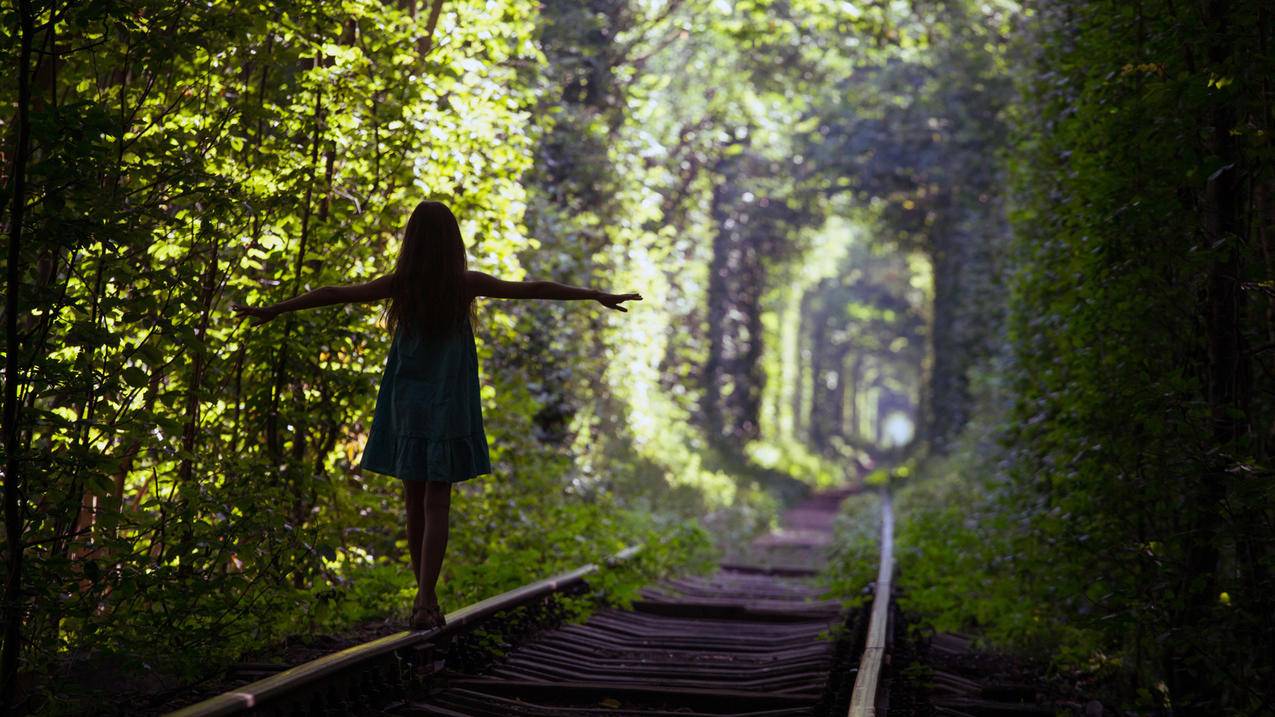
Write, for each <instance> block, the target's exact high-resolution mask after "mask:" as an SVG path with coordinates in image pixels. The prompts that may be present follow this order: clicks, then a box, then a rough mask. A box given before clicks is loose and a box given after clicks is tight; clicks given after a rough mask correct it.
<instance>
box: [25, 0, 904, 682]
mask: <svg viewBox="0 0 1275 717" xmlns="http://www.w3.org/2000/svg"><path fill="white" fill-rule="evenodd" d="M34 5H35V8H34V10H35V12H36V15H37V17H36V20H37V22H36V25H37V28H38V30H37V34H38V36H37V37H35V38H33V41H34V42H35V45H36V46H37V47H44V48H46V49H47V51H42V52H41V53H38V64H37V66H35V67H30V68H25V71H26V72H27V73H28V74H29V76H31V77H32V78H33V83H34V88H35V95H36V100H35V101H34V102H33V103H32V104H31V107H30V110H31V117H32V123H31V132H32V138H33V147H34V152H33V154H32V156H31V157H29V158H24V160H25V165H24V166H26V168H27V171H28V174H29V187H28V190H29V194H28V197H27V199H28V202H27V206H28V212H27V218H26V221H25V222H24V225H25V226H24V229H25V231H26V233H27V236H28V237H30V239H29V240H28V241H27V242H26V243H25V244H24V245H23V246H22V256H21V262H20V266H19V267H18V274H19V281H18V284H17V285H16V286H9V287H7V290H9V291H12V292H15V293H16V295H17V296H18V297H19V303H20V308H21V312H20V316H19V330H20V331H19V333H20V336H19V340H18V341H17V342H16V344H15V345H12V346H10V345H6V346H5V347H4V350H5V352H6V354H9V353H14V354H17V355H18V357H19V363H20V364H21V372H20V374H19V375H16V376H11V377H6V380H8V381H10V382H11V383H13V384H16V385H17V387H18V390H19V396H20V399H21V404H22V411H21V423H20V425H19V430H20V437H21V443H22V444H23V446H24V449H23V451H22V453H21V454H20V455H19V456H18V457H17V459H18V460H19V462H20V466H21V471H20V479H21V480H22V481H23V490H22V496H21V497H22V511H23V514H24V517H25V526H24V534H23V543H24V546H25V549H26V558H27V559H26V573H25V575H24V576H23V578H22V581H21V583H22V585H23V586H24V588H25V590H26V593H25V598H26V600H25V602H24V604H23V605H22V606H19V607H20V608H21V613H19V612H13V613H9V615H12V616H14V617H15V619H16V618H17V617H21V618H22V622H23V630H24V634H23V638H24V639H23V642H22V644H23V646H24V648H23V649H24V652H23V667H22V669H23V671H24V672H25V673H27V675H30V676H31V677H32V681H36V682H38V681H40V679H42V678H43V677H47V676H48V675H51V674H53V671H54V670H55V669H56V668H57V666H58V665H65V664H69V663H70V662H72V661H108V662H111V663H112V664H117V665H123V666H127V667H138V668H142V669H150V670H155V669H156V668H155V666H156V665H163V666H164V667H163V668H162V671H163V672H165V673H169V674H167V675H166V676H169V677H171V676H176V677H181V676H182V675H184V674H189V673H193V672H194V671H196V670H206V669H207V666H208V665H209V664H216V663H217V662H220V661H225V660H230V659H233V658H234V657H235V655H237V654H239V653H240V652H242V651H243V650H245V649H248V648H251V647H257V646H260V645H262V644H266V643H270V642H272V641H274V640H277V639H279V638H280V637H282V636H285V635H287V634H291V633H295V632H313V631H315V630H339V629H341V628H342V626H345V625H348V624H350V623H352V622H357V621H360V620H363V619H365V618H368V617H370V616H374V615H384V614H392V613H395V612H398V611H401V610H402V609H403V606H404V605H405V604H406V602H407V595H408V593H409V592H410V589H411V580H410V576H409V575H408V571H407V569H406V567H405V562H406V559H405V550H404V545H403V538H402V535H401V530H402V528H401V520H402V518H401V510H402V508H401V499H400V498H399V495H398V491H399V487H398V485H397V482H396V481H393V480H391V479H388V478H385V477H382V476H377V475H370V474H364V473H361V472H359V471H358V470H357V468H356V466H357V463H358V458H359V453H360V451H361V450H362V444H363V442H364V440H365V438H366V432H367V428H368V424H369V421H370V413H371V408H372V397H373V395H374V390H375V386H376V382H377V378H378V375H379V371H380V368H381V365H382V361H383V357H384V352H385V350H386V348H387V339H388V337H387V336H386V335H385V332H384V331H383V329H382V328H381V327H380V326H379V325H378V322H377V316H376V312H375V310H370V309H369V308H368V307H361V306H344V307H339V308H329V309H324V310H320V311H314V312H307V313H300V314H290V315H288V316H286V317H285V318H282V319H280V320H278V321H275V322H272V323H270V324H267V325H266V326H264V327H263V328H261V329H257V330H253V329H250V328H249V327H248V326H246V325H244V324H241V323H238V322H236V321H235V319H234V317H233V315H232V313H231V312H230V311H229V310H228V306H229V303H230V301H232V300H235V301H241V302H246V303H251V304H257V303H265V302H271V301H277V300H279V299H283V298H286V297H288V296H291V295H294V294H296V293H299V292H301V291H304V290H306V289H310V288H315V287H318V286H322V285H331V284H338V283H350V282H355V281H362V280H366V279H369V278H372V277H375V276H378V275H381V274H383V273H385V272H386V271H388V270H389V269H390V267H391V265H392V261H393V256H394V254H395V252H396V248H397V236H398V234H399V232H400V231H401V229H402V226H403V223H404V221H405V218H406V216H407V215H408V213H409V212H410V211H411V209H412V208H413V207H414V205H415V204H416V202H417V201H418V200H420V199H423V198H427V197H434V198H440V199H443V200H445V201H447V202H448V203H449V204H450V205H451V206H452V207H453V209H454V210H455V211H456V214H457V215H458V216H459V217H460V218H461V222H462V231H463V233H464V235H465V237H466V239H467V241H468V243H469V249H470V254H471V261H472V266H474V267H475V268H478V269H482V270H487V271H491V272H493V273H496V274H499V275H501V276H503V277H506V278H510V279H518V278H522V277H524V276H527V275H531V276H534V277H536V278H541V277H543V278H553V279H557V280H560V281H568V282H577V283H593V284H597V285H602V286H606V287H615V288H628V287H632V288H636V289H639V290H641V291H642V292H643V293H644V294H645V295H646V297H647V302H646V303H644V304H643V305H641V306H639V307H637V308H636V309H635V310H634V311H632V312H631V313H629V314H627V315H618V314H612V315H603V314H601V313H599V312H596V311H590V310H586V309H584V308H582V307H580V306H579V305H576V306H570V307H567V306H537V305H529V304H512V303H502V302H486V303H484V304H483V305H482V306H480V307H479V311H480V315H481V319H480V326H479V332H478V333H479V334H480V346H479V350H480V355H481V360H482V363H483V376H484V377H483V381H484V386H483V401H484V407H485V409H486V416H487V424H488V432H489V436H490V438H491V441H492V449H493V450H492V458H493V463H494V466H495V474H494V475H493V476H491V477H489V478H483V479H480V480H477V481H473V482H471V483H469V484H466V485H464V486H461V487H459V488H458V489H457V494H456V497H455V499H454V502H453V510H454V516H453V525H454V526H455V528H454V531H453V536H452V542H451V545H450V548H449V558H448V561H447V565H446V568H445V573H444V576H443V588H442V590H443V594H442V598H443V600H444V601H445V602H446V603H447V605H448V606H454V605H458V604H464V603H467V602H472V601H474V600H477V599H479V598H482V597H485V596H488V595H491V594H493V593H496V592H499V591H501V590H505V589H508V588H510V587H513V586H515V585H518V584H521V583H523V582H527V581H528V580H531V579H534V578H537V577H542V576H543V575H546V574H548V573H550V572H553V571H557V570H562V569H565V568H569V567H574V566H575V565H577V564H579V563H580V562H582V561H586V560H597V559H601V558H602V557H604V556H605V555H607V554H610V553H612V552H614V551H615V550H618V549H619V548H620V547H622V546H624V545H626V544H628V543H631V542H645V543H647V546H648V547H647V550H646V552H645V553H644V556H645V557H644V558H643V559H642V561H640V562H641V564H642V565H643V566H645V567H644V568H643V569H645V570H650V571H654V570H663V569H669V568H670V567H671V566H672V565H674V564H679V565H680V564H683V563H686V564H693V563H695V562H696V561H697V560H698V558H697V556H701V555H702V554H703V553H704V551H705V544H704V541H705V539H704V534H703V533H702V532H701V530H700V528H698V527H696V523H697V521H702V523H703V524H704V525H708V526H711V527H713V528H715V529H716V530H717V531H718V532H719V533H720V534H721V535H725V536H727V538H728V539H729V540H730V541H732V542H736V543H743V542H745V541H746V538H747V537H748V536H750V535H751V534H753V533H755V532H756V531H757V530H760V529H763V528H765V527H766V526H767V525H769V523H770V522H771V520H772V519H773V516H774V513H775V509H776V507H777V499H776V495H777V494H781V495H785V496H788V495H794V494H796V493H799V492H800V491H802V490H804V488H805V486H806V485H807V484H809V483H813V482H816V481H824V482H827V481H829V480H830V479H831V476H834V475H836V474H835V471H834V469H830V468H828V467H827V464H826V463H820V462H819V461H820V459H817V458H812V457H811V456H810V455H809V454H805V453H803V452H802V450H801V448H800V446H797V445H796V444H795V443H789V444H788V451H787V453H785V454H784V456H785V458H784V459H783V460H780V461H778V462H775V463H772V464H767V465H764V466H763V465H758V463H757V462H756V461H754V460H752V459H751V458H750V455H749V453H748V452H747V451H746V449H745V446H744V445H743V443H735V442H732V441H727V440H723V437H725V436H729V435H730V434H731V432H732V431H733V430H735V429H734V428H733V427H735V426H739V427H743V428H741V430H743V434H742V435H748V436H751V437H753V438H758V437H761V436H760V435H759V428H758V426H759V420H760V419H759V415H758V414H759V413H760V410H761V409H760V405H761V391H762V389H761V384H760V382H758V383H756V385H754V384H753V383H751V382H753V381H755V380H758V379H759V378H760V377H761V376H762V371H761V368H760V366H761V363H762V356H763V355H764V349H765V347H764V342H763V340H762V334H763V332H762V330H761V328H760V321H761V318H760V317H761V314H762V312H763V310H764V306H763V302H762V297H763V296H764V295H765V294H766V293H767V292H768V291H769V290H770V288H771V287H772V286H773V285H775V284H776V282H779V281H782V280H783V277H784V276H785V273H784V267H785V265H786V264H787V263H788V262H790V261H791V260H792V259H793V258H794V257H796V256H798V255H799V254H800V253H801V249H802V243H803V241H804V240H805V239H804V237H805V235H804V233H803V230H804V229H806V228H809V227H812V226H817V225H820V224H822V222H823V218H824V216H825V214H826V213H827V211H828V207H827V206H825V202H824V197H823V195H822V193H821V183H822V181H823V178H822V177H821V176H819V175H818V174H817V173H806V172H803V171H797V168H798V167H799V165H800V164H801V161H800V158H799V157H798V156H794V152H793V151H792V150H793V148H794V147H797V146H801V145H803V144H805V143H809V141H811V140H810V138H811V137H813V136H815V135H816V134H818V132H819V122H817V121H811V120H810V117H809V116H808V115H809V112H810V110H811V103H810V101H809V98H808V97H806V96H805V95H803V94H802V93H800V92H797V91H796V89H797V88H805V89H811V90H813V89H814V88H815V87H817V86H819V83H820V82H822V80H823V79H824V78H827V77H830V76H834V75H836V74H838V73H843V72H844V71H845V70H846V69H847V67H848V66H849V60H848V55H847V54H846V53H849V52H851V51H852V49H853V48H854V47H856V46H857V44H858V42H859V40H858V39H856V38H853V37H851V36H850V35H848V34H847V33H848V32H852V31H853V32H862V33H864V34H865V37H866V36H868V35H871V36H872V37H873V38H874V42H890V41H891V40H890V35H891V30H890V24H891V23H892V22H893V18H892V16H890V15H889V14H888V13H887V12H886V11H885V10H884V9H879V8H877V9H871V10H865V11H860V10H856V9H851V8H846V7H835V8H834V7H824V6H822V5H819V4H812V3H807V2H794V3H790V2H773V3H741V4H739V5H737V6H735V7H728V6H723V5H722V4H720V3H713V2H690V3H685V4H682V3H669V4H666V5H660V4H655V5H646V4H638V3H628V2H621V1H618V0H617V1H609V0H598V1H597V2H591V3H587V4H586V3H577V2H567V1H565V0H564V1H562V2H548V3H534V2H529V1H528V0H501V2H492V3H487V2H477V1H471V0H460V1H458V2H448V3H446V4H445V6H444V12H443V13H442V15H441V18H440V19H439V22H438V25H437V27H436V28H435V29H434V30H433V34H432V36H430V37H425V35H426V34H427V32H429V28H428V26H427V17H428V13H424V12H416V9H417V8H416V5H417V3H414V2H402V3H381V2H371V1H368V0H350V1H348V2H341V3H317V4H315V3H311V4H304V3H303V4H298V3H275V4H259V3H258V4H254V3H248V4H244V3H227V2H212V3H203V4H198V5H190V4H184V3H172V2H164V1H162V0H147V1H145V2H140V3H138V2H134V3H125V4H120V3H109V2H106V3H80V4H72V5H65V4H58V5H53V4H49V3H40V2H36V3H34ZM5 12H6V13H8V12H9V11H8V10H6V11H5ZM16 32H17V29H16V25H15V24H14V23H5V24H4V25H3V26H2V27H0V33H2V34H3V37H4V39H5V40H6V42H4V43H0V57H2V58H3V60H4V62H5V63H6V67H15V66H16V55H15V47H16V45H17V44H18V43H17V42H15V41H14V40H16V36H15V33H16ZM895 39H898V38H897V36H895ZM759 52H773V53H777V54H781V55H783V56H784V57H785V58H787V59H788V61H787V62H786V64H785V66H784V71H783V72H779V73H776V72H773V71H772V70H771V68H770V65H769V63H766V64H764V65H763V64H759V60H760V58H761V55H760V54H758V53H759ZM17 75H18V73H5V74H4V76H3V80H0V83H2V84H3V86H4V89H5V90H6V93H5V96H6V97H10V96H13V94H14V93H13V92H12V90H13V88H14V85H15V78H16V76H17ZM705 87H712V88H714V90H713V91H711V92H708V93H706V92H704V90H703V88H705ZM15 109H16V108H15V107H14V105H13V103H12V101H9V102H8V103H7V104H6V105H5V107H4V109H3V110H2V111H0V115H2V116H0V122H3V123H4V127H5V129H6V134H8V130H9V128H11V127H12V122H13V119H12V117H13V116H14V113H15ZM6 141H7V140H6ZM6 151H7V150H6ZM8 156H9V155H7V154H6V157H8ZM5 171H8V169H7V168H6V170H5ZM5 179H6V181H5V186H6V188H8V187H9V186H10V185H9V182H8V181H7V180H8V177H7V176H6V177H5ZM6 191H8V189H6ZM6 206H7V203H6ZM727 220H729V221H732V222H735V223H736V225H737V226H740V227H742V226H743V225H744V224H747V225H748V230H747V231H742V230H740V231H733V232H732V231H727V230H726V229H729V227H726V229H724V228H723V227H724V226H725V222H726V221H727ZM714 262H718V264H719V265H722V266H726V267H728V270H729V272H730V273H731V276H729V277H727V281H725V282H718V283H713V282H712V281H711V277H712V276H714V272H713V271H711V268H712V267H713V266H714ZM739 287H742V288H743V291H741V292H738V295H737V294H736V292H735V291H734V289H735V288H739ZM724 312H733V313H731V316H734V315H735V313H738V314H739V315H740V316H741V317H742V318H741V319H740V320H738V321H736V320H735V319H733V318H732V319H731V321H730V322H729V324H728V323H726V322H722V321H720V318H721V316H723V315H724ZM737 346H747V347H748V350H747V351H746V352H744V353H741V354H737V353H736V352H735V350H734V349H735V347H737ZM821 466H822V467H821ZM816 469H818V470H819V471H820V472H821V475H820V476H817V475H815V472H816ZM792 473H797V475H792ZM657 538H658V540H657ZM5 547H6V549H7V548H11V547H13V546H5ZM638 574H649V573H635V574H634V575H635V576H636V575H638ZM607 579H608V580H612V578H607ZM637 579H638V578H637V577H633V578H632V579H631V580H630V581H629V582H614V584H607V585H603V586H602V589H604V590H607V591H610V592H614V594H615V596H616V598H617V599H623V598H624V596H625V595H628V594H631V591H632V588H633V586H634V585H636V582H634V581H636V580H637ZM614 580H619V578H614ZM54 706H56V705H54Z"/></svg>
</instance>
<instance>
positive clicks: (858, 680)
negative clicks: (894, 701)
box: [849, 488, 894, 717]
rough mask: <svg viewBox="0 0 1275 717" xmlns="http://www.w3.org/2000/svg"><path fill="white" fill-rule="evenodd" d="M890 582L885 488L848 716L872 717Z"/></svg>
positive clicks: (890, 522)
mask: <svg viewBox="0 0 1275 717" xmlns="http://www.w3.org/2000/svg"><path fill="white" fill-rule="evenodd" d="M893 582H894V509H893V507H892V506H891V504H890V492H889V489H888V488H885V489H882V491H881V564H880V567H879V568H878V570H877V583H876V590H875V595H874V596H873V598H872V617H871V618H870V620H871V621H870V622H869V624H868V637H867V639H866V641H865V642H864V647H863V657H862V658H860V660H859V672H858V674H857V675H856V676H855V680H854V691H853V692H851V693H850V712H849V715H850V717H876V715H877V714H884V712H883V711H882V712H878V709H877V702H878V697H879V695H878V692H879V689H878V688H879V685H880V679H881V665H882V662H884V659H885V652H886V647H887V642H888V639H889V622H890V593H891V591H892V589H893Z"/></svg>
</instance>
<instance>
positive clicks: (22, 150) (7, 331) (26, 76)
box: [0, 0, 35, 713]
mask: <svg viewBox="0 0 1275 717" xmlns="http://www.w3.org/2000/svg"><path fill="white" fill-rule="evenodd" d="M18 19H19V22H20V23H21V28H20V30H19V32H20V33H21V35H20V39H19V50H18V67H17V72H18V116H17V124H18V128H17V129H18V146H17V149H16V151H15V152H14V157H13V185H12V186H13V189H12V201H13V204H12V208H11V209H10V211H9V251H8V255H7V261H8V264H7V265H6V267H5V269H6V271H5V301H4V310H5V316H4V318H5V326H4V335H5V362H4V450H5V465H4V525H5V541H6V543H5V544H6V546H7V547H8V555H7V556H6V571H5V583H4V648H3V650H2V651H0V705H3V706H4V708H5V711H6V712H9V713H12V712H14V711H16V710H15V709H14V707H15V704H16V698H17V677H18V659H19V657H20V654H21V650H22V617H23V613H24V602H25V601H24V599H23V595H22V549H23V545H22V541H23V516H22V508H21V505H20V504H19V493H20V491H21V490H22V488H23V486H22V478H23V476H22V473H21V471H22V463H21V457H20V456H19V455H18V451H19V449H20V445H19V440H18V420H19V418H20V416H19V412H18V381H19V378H18V370H19V367H18V358H19V357H18V354H19V350H20V346H19V343H18V339H19V337H18V298H19V292H20V291H21V288H22V273H21V263H22V229H23V222H24V221H25V216H24V215H25V213H26V212H25V210H26V200H27V187H26V171H27V159H28V157H29V156H30V154H31V128H30V108H31V76H30V69H31V40H32V36H33V35H34V34H35V18H34V17H33V16H32V9H31V2H30V0H18Z"/></svg>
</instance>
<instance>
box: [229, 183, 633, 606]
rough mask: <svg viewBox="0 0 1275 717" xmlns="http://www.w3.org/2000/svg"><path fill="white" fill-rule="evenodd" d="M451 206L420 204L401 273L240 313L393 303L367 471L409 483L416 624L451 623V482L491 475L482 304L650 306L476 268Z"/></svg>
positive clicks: (269, 315) (258, 319) (262, 317)
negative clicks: (445, 602)
mask: <svg viewBox="0 0 1275 717" xmlns="http://www.w3.org/2000/svg"><path fill="white" fill-rule="evenodd" d="M465 267H466V263H465V243H464V241H463V240H462V239H461V236H460V226H459V225H457V223H456V217H455V216H453V215H452V212H451V210H450V209H448V208H447V206H446V205H444V204H442V203H440V202H430V201H426V202H421V203H420V204H419V205H417V207H416V210H415V211H414V212H412V217H411V219H409V220H408V222H407V230H406V231H405V232H404V235H403V247H402V249H401V250H400V251H399V255H398V261H397V263H396V264H395V266H394V273H392V274H389V275H387V276H383V277H381V278H379V279H376V280H374V281H369V282H367V283H365V284H353V285H349V286H325V287H322V288H319V289H315V290H313V291H308V292H306V293H304V294H302V295H300V296H297V297H295V298H292V299H288V300H287V301H283V302H280V303H278V304H272V305H270V306H260V307H254V306H242V305H239V304H233V305H232V308H233V309H234V310H235V311H237V312H239V313H240V314H241V315H246V316H250V317H252V318H253V319H254V321H253V324H254V325H261V324H264V323H265V322H267V321H270V320H271V319H273V318H274V317H276V316H278V315H279V314H282V313H284V312H288V311H298V310H301V309H311V308H315V307H318V306H330V305H332V304H347V303H355V302H369V301H382V300H384V299H389V301H390V303H389V306H388V307H386V310H385V317H386V320H387V321H386V323H387V324H388V326H389V330H390V331H391V332H392V333H393V334H394V342H393V343H392V344H391V346H390V355H389V359H388V360H387V361H386V364H385V374H384V375H383V376H382V377H381V387H380V391H379V392H378V393H377V396H376V411H375V413H374V414H373V418H372V430H371V432H370V435H369V436H368V441H367V447H366V448H365V449H364V452H363V460H362V462H361V467H363V468H366V469H368V470H371V471H375V472H377V473H384V474H387V475H392V476H396V477H398V478H399V479H401V480H402V481H403V489H404V490H403V495H404V499H405V501H406V503H407V544H408V550H409V552H410V553H411V560H412V572H413V573H415V575H416V586H417V589H416V600H415V602H414V603H413V606H412V618H411V627H412V629H414V630H425V629H430V628H434V627H441V626H442V625H443V622H444V619H443V612H442V610H441V609H440V608H439V606H438V597H437V594H436V592H435V586H436V585H437V583H438V573H439V570H440V569H441V568H442V564H443V555H444V553H445V552H446V550H447V532H448V514H449V511H450V508H451V488H452V484H453V483H457V482H460V481H463V480H468V479H470V478H473V477H475V476H479V475H484V474H486V473H490V472H491V463H490V460H489V459H488V456H487V436H486V435H485V434H484V433H483V419H482V411H481V409H480V406H479V398H478V397H479V383H478V354H477V352H476V351H475V348H474V334H473V325H472V319H473V315H474V312H473V304H474V299H475V298H476V297H479V296H486V297H491V298H498V299H557V300H572V299H590V300H593V301H597V302H598V303H600V304H602V305H603V306H605V307H607V308H609V309H615V310H617V311H627V309H625V308H624V307H623V306H622V305H621V304H622V303H623V302H625V301H640V300H641V299H642V297H641V296H640V295H638V294H608V293H606V292H602V291H598V290H596V289H583V288H579V287H575V286H566V285H563V284H557V283H554V282H551V281H502V280H500V279H497V278H495V277H492V276H489V275H487V274H484V273H482V272H478V271H467V270H466V268H465Z"/></svg>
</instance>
